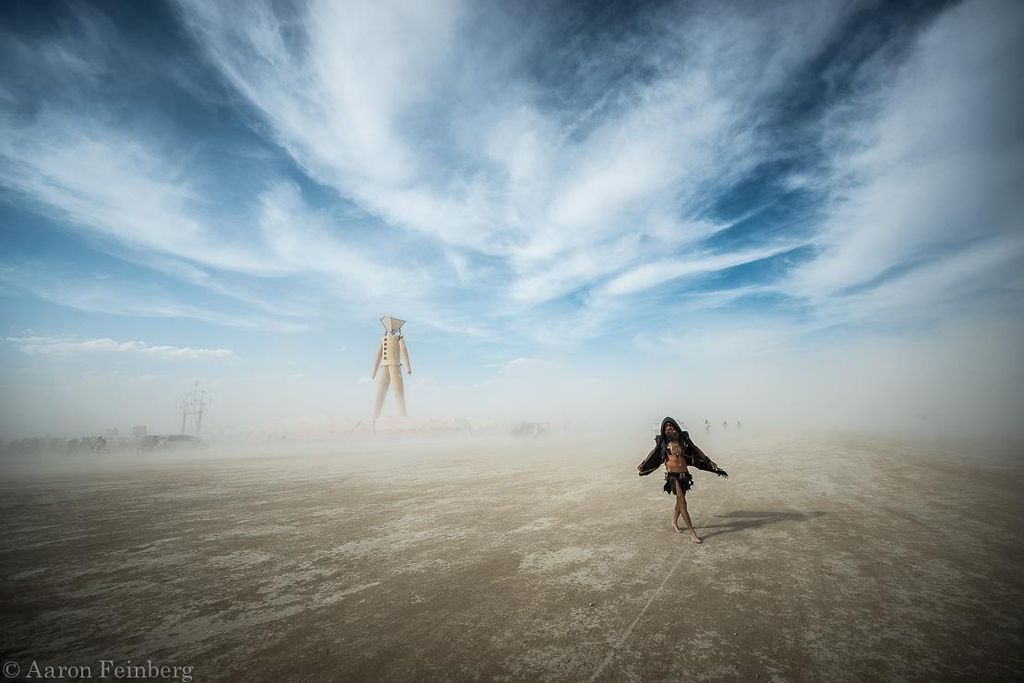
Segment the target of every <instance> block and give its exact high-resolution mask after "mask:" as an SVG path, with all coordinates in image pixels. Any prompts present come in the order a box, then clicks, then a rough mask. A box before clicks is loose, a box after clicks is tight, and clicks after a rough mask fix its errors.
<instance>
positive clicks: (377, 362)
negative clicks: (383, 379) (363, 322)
mask: <svg viewBox="0 0 1024 683" xmlns="http://www.w3.org/2000/svg"><path fill="white" fill-rule="evenodd" d="M383 354H384V340H383V339H381V341H380V344H378V345H377V358H376V359H375V360H374V361H373V372H371V373H370V379H373V378H374V377H376V376H377V370H379V369H380V359H381V356H382V355H383Z"/></svg>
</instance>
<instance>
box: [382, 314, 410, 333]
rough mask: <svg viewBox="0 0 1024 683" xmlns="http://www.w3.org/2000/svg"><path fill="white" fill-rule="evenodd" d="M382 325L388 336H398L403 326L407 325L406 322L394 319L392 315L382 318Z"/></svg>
mask: <svg viewBox="0 0 1024 683" xmlns="http://www.w3.org/2000/svg"><path fill="white" fill-rule="evenodd" d="M380 324H381V325H383V326H384V331H385V332H387V333H388V334H398V332H399V331H400V330H401V329H402V325H404V324H405V321H404V320H399V319H398V318H392V317H391V316H390V315H384V316H381V319H380Z"/></svg>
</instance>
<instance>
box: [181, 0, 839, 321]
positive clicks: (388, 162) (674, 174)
mask: <svg viewBox="0 0 1024 683" xmlns="http://www.w3.org/2000/svg"><path fill="white" fill-rule="evenodd" d="M181 4H182V7H183V10H184V15H185V17H186V19H187V21H188V23H189V25H190V26H191V27H192V29H193V30H194V32H195V35H196V36H197V38H198V40H199V42H200V43H201V45H202V46H203V47H204V49H205V51H206V53H207V55H208V57H209V59H210V61H211V62H212V63H213V64H214V65H215V66H216V67H217V68H218V69H219V70H220V72H221V73H222V74H223V75H224V77H225V78H226V80H227V81H228V82H230V83H231V84H232V86H233V87H235V88H236V89H237V90H238V92H240V93H241V94H242V95H243V96H244V97H245V98H247V99H248V101H249V102H250V103H251V104H252V105H253V107H254V108H255V109H256V110H257V111H258V112H259V113H260V115H261V116H262V117H263V119H264V120H265V121H266V122H267V124H268V125H269V126H270V128H271V130H272V131H273V132H274V135H275V136H276V138H277V140H278V141H279V142H280V144H281V145H282V147H283V148H284V149H286V150H287V151H288V153H289V154H290V155H291V156H292V157H293V158H294V159H295V160H296V162H297V163H298V164H299V165H300V166H301V167H302V168H304V169H305V170H306V171H307V172H308V173H309V174H310V175H311V176H312V177H314V178H316V179H318V180H320V181H321V182H323V183H325V184H327V185H329V186H331V187H333V188H334V189H335V190H336V191H337V192H338V194H339V195H341V196H342V197H345V198H347V199H351V200H353V201H355V202H357V203H358V204H359V205H360V206H362V207H363V208H364V209H366V210H367V211H369V212H371V213H373V214H375V215H377V216H379V217H380V218H381V219H383V220H384V221H385V222H387V223H389V224H392V225H396V226H399V227H401V228H404V229H407V230H410V231H413V232H417V233H421V234H424V235H427V236H429V237H431V238H433V239H436V240H439V241H440V242H442V243H443V244H445V245H447V246H448V247H449V248H459V249H462V250H468V251H471V252H475V253H477V254H480V255H485V256H488V257H497V258H498V259H499V260H500V262H501V263H502V264H503V265H504V268H503V269H502V270H501V271H499V272H498V273H492V275H493V276H494V278H493V279H490V280H488V282H487V284H488V285H490V284H492V283H493V284H494V285H495V286H496V288H497V289H498V290H499V292H500V293H501V294H503V295H504V296H503V297H502V298H504V299H506V300H507V301H501V302H500V303H501V304H502V305H505V304H508V303H511V304H514V305H516V306H519V307H521V306H524V305H525V306H532V305H536V304H540V303H543V302H545V301H548V300H550V299H553V298H557V297H559V296H561V295H562V294H565V293H566V292H568V291H571V290H573V289H575V288H577V287H580V286H584V285H587V284H591V283H593V282H595V281H597V280H600V279H603V278H605V277H608V276H610V275H613V274H614V273H616V272H617V271H619V270H621V269H623V268H627V267H629V266H630V265H631V264H633V263H634V262H635V261H636V260H638V259H639V258H641V257H642V251H641V248H640V242H641V239H642V238H643V237H645V236H651V237H654V238H656V239H657V240H658V242H659V248H660V249H671V248H676V247H679V246H682V245H686V244H688V243H690V242H693V241H696V240H700V239H703V238H704V237H706V236H707V231H706V229H707V226H706V225H703V224H702V223H701V222H700V221H698V220H696V217H697V216H699V214H700V213H701V212H702V211H703V210H704V209H706V208H707V203H708V201H709V197H710V196H711V195H710V194H709V192H708V190H709V188H711V187H715V186H728V185H729V184H730V183H731V182H733V181H734V180H735V179H737V178H739V177H742V175H743V174H744V173H746V172H748V171H749V170H750V169H751V168H753V166H754V165H756V163H758V161H759V160H761V159H763V158H764V156H765V154H766V149H765V148H764V146H763V144H762V143H761V142H760V141H759V140H758V139H757V136H756V135H755V133H754V130H755V128H756V125H757V123H758V116H759V113H758V112H759V111H760V109H759V107H758V106H757V103H758V102H759V99H760V98H761V97H763V96H765V95H766V94H769V93H770V92H771V91H772V89H773V88H775V87H778V86H779V85H780V84H781V83H783V82H784V80H785V77H786V76H788V75H792V74H793V73H794V72H795V71H796V70H798V69H799V68H800V67H801V66H802V65H803V64H805V63H806V61H807V60H808V59H810V58H811V57H812V56H813V55H814V54H816V52H817V50H818V49H819V48H820V47H821V45H822V44H823V43H824V41H825V40H826V39H827V37H828V36H830V35H832V32H833V31H834V30H835V28H836V26H837V25H838V23H839V22H840V21H841V19H842V18H843V16H845V13H846V12H847V11H848V9H847V8H846V7H845V6H842V5H839V4H835V5H826V6H823V7H818V8H817V9H815V10H814V11H811V12H808V11H806V8H804V9H799V8H798V7H796V6H785V7H781V8H780V9H778V10H775V9H767V10H763V11H760V12H759V13H758V16H757V17H756V20H754V19H751V18H750V17H745V16H742V15H740V14H737V13H734V12H721V11H719V12H714V11H711V10H707V11H706V12H703V11H699V10H693V12H694V16H687V17H675V16H668V15H665V16H659V17H658V18H657V20H654V21H652V27H651V31H652V35H651V36H649V37H648V38H649V39H647V40H641V39H637V40H635V41H634V42H633V43H630V44H627V45H624V46H615V47H616V48H617V49H623V50H624V51H625V52H627V53H628V54H630V55H631V56H632V57H633V58H636V60H637V61H638V62H641V63H645V64H650V65H652V66H653V68H654V72H655V73H654V74H653V77H651V78H650V79H647V80H646V81H645V82H644V83H640V82H639V81H638V82H637V83H636V84H635V85H632V86H630V87H629V88H627V89H626V91H624V92H621V93H618V96H619V99H620V100H621V102H620V103H619V104H617V105H615V106H613V107H610V108H608V109H607V110H605V111H602V112H601V113H600V114H596V113H594V112H589V113H588V112H587V111H586V110H587V108H589V107H591V106H592V105H591V103H589V102H579V103H572V104H571V105H570V108H571V109H573V111H569V112H566V111H560V110H558V109H552V108H546V107H543V106H541V105H539V104H538V103H539V102H541V101H543V95H544V93H543V92H542V88H541V86H540V84H539V83H538V82H536V81H535V80H534V79H532V78H531V77H530V76H529V75H528V71H527V66H526V64H527V61H528V59H530V58H532V57H534V56H535V55H532V54H528V51H529V47H530V46H531V45H532V44H533V43H532V42H531V39H532V38H533V36H530V35H528V34H529V33H530V32H531V31H532V30H535V29H530V28H528V27H523V26H519V25H506V24H507V22H508V20H507V18H500V17H499V15H498V14H497V13H494V12H490V11H488V10H480V9H475V10H474V11H472V12H468V11H467V7H466V6H464V5H463V4H461V3H456V2H452V3H444V4H442V5H440V6H437V5H436V4H434V5H431V6H430V8H429V10H427V9H422V10H421V9H420V8H417V7H414V6H409V5H408V4H407V3H395V2H357V3H345V4H344V5H336V4H334V3H327V2H313V3H311V4H309V5H308V6H305V7H304V8H303V9H302V11H300V12H299V13H298V14H297V15H295V16H292V15H289V14H287V13H286V12H285V11H283V10H281V9H280V8H272V6H270V5H268V4H262V3H246V4H243V5H239V6H228V5H219V4H211V3H200V2H192V1H191V0H186V1H183V2H182V3H181ZM797 17H799V18H801V20H802V23H803V25H804V31H803V34H802V39H801V40H799V41H788V42H787V43H786V44H785V46H784V47H782V48H777V49H776V48H775V47H773V46H775V43H774V42H773V40H772V35H773V34H772V32H771V31H772V28H773V27H774V28H776V29H779V30H783V29H786V28H787V27H788V26H789V25H790V23H791V21H792V20H793V19H794V18H797ZM659 20H665V21H667V22H670V23H671V25H672V27H673V28H672V29H670V30H665V29H664V28H663V27H661V26H660V25H659V24H658V21H659ZM709 25H714V26H715V28H716V30H715V31H708V30H706V29H707V28H708V26H709ZM355 27H358V28H355ZM523 32H525V34H526V35H524V33H523ZM495 35H499V36H501V37H502V38H504V39H508V43H507V46H506V47H507V49H505V50H502V51H495V50H493V49H490V44H488V45H486V46H485V45H482V44H478V42H477V41H490V40H493V39H494V36H495ZM766 52H767V53H768V54H769V55H770V57H771V58H770V60H769V63H768V64H767V65H766V64H765V63H764V53H766ZM467 55H471V56H472V58H467V57H466V56H467ZM574 57H576V56H575V55H574ZM581 58H583V59H586V57H581ZM580 68H581V69H582V68H583V67H582V66H581V67H580ZM499 83H502V84H504V85H502V86H501V87H498V84H499ZM587 118H589V119H590V120H591V123H592V125H590V126H589V128H588V129H586V130H584V129H582V128H580V127H579V123H580V120H581V119H587ZM452 253H457V252H453V251H449V252H448V254H449V256H448V259H449V262H450V264H451V265H452V267H454V269H455V270H456V272H457V274H458V276H459V277H460V279H463V281H464V280H465V278H466V275H467V273H468V272H470V269H469V268H467V266H466V263H465V261H464V259H463V260H460V259H459V258H458V257H454V258H453V257H452V256H451V254H452ZM478 284H482V283H478Z"/></svg>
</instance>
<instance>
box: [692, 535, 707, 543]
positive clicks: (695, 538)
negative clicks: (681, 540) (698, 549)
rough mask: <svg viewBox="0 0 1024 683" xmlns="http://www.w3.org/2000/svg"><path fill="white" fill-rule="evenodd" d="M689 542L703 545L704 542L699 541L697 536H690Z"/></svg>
mask: <svg viewBox="0 0 1024 683" xmlns="http://www.w3.org/2000/svg"><path fill="white" fill-rule="evenodd" d="M690 540H691V541H693V542H694V543H703V542H704V541H702V540H701V538H700V536H698V535H697V534H694V535H693V536H691V537H690Z"/></svg>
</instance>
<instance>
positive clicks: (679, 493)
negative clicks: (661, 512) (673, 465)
mask: <svg viewBox="0 0 1024 683" xmlns="http://www.w3.org/2000/svg"><path fill="white" fill-rule="evenodd" d="M676 500H678V501H679V502H678V503H677V506H678V507H679V512H680V514H682V516H683V521H684V522H685V523H686V528H687V529H689V530H690V540H691V541H693V542H694V543H703V541H702V540H700V536H698V535H697V530H696V529H694V528H693V522H691V521H690V513H689V511H688V510H687V509H686V494H685V493H683V485H682V484H680V483H679V480H678V479H677V480H676Z"/></svg>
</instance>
